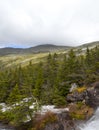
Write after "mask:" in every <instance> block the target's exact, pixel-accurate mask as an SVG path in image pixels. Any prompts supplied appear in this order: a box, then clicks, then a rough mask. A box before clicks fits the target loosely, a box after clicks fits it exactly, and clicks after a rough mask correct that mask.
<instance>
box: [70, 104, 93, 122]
mask: <svg viewBox="0 0 99 130" xmlns="http://www.w3.org/2000/svg"><path fill="white" fill-rule="evenodd" d="M93 112H94V110H93V109H92V108H90V107H89V106H87V105H85V104H84V103H83V102H78V103H76V104H73V105H72V106H70V115H71V117H72V118H74V119H78V120H84V119H88V118H90V117H91V116H92V114H93Z"/></svg>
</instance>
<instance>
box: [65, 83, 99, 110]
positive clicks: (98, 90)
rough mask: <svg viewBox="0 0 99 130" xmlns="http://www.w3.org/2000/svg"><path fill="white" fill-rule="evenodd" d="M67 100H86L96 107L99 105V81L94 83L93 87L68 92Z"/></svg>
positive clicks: (69, 101)
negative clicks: (81, 90)
mask: <svg viewBox="0 0 99 130" xmlns="http://www.w3.org/2000/svg"><path fill="white" fill-rule="evenodd" d="M66 100H67V102H68V103H71V102H72V103H73V102H74V103H76V102H79V101H81V102H85V103H86V104H87V105H89V106H90V107H92V108H95V109H96V108H97V107H98V106H99V82H96V83H94V84H93V87H90V88H87V89H86V90H84V91H83V92H81V93H79V92H77V91H75V92H73V93H71V94H68V95H67V98H66Z"/></svg>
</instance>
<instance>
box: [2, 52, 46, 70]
mask: <svg viewBox="0 0 99 130" xmlns="http://www.w3.org/2000/svg"><path fill="white" fill-rule="evenodd" d="M47 55H48V53H38V54H26V55H25V54H24V55H18V54H16V55H14V54H13V55H6V56H1V57H0V62H1V67H6V68H9V67H16V66H18V65H21V66H22V67H23V66H26V65H28V64H29V62H30V61H31V62H32V63H33V64H36V63H38V62H40V61H44V59H45V58H46V56H47Z"/></svg>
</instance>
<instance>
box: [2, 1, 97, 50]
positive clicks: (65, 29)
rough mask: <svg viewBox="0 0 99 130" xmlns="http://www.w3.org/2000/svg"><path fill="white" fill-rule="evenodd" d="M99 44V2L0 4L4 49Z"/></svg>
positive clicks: (10, 2) (19, 2)
mask: <svg viewBox="0 0 99 130" xmlns="http://www.w3.org/2000/svg"><path fill="white" fill-rule="evenodd" d="M98 40H99V0H0V47H5V46H10V47H29V46H35V45H38V44H50V43H51V44H57V45H79V44H83V43H87V42H92V41H98Z"/></svg>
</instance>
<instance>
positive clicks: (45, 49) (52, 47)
mask: <svg viewBox="0 0 99 130" xmlns="http://www.w3.org/2000/svg"><path fill="white" fill-rule="evenodd" d="M69 48H71V47H69V46H56V45H51V44H45V45H39V46H35V47H30V48H25V49H23V48H11V47H6V48H1V49H0V55H1V56H2V55H9V54H33V53H40V52H54V51H55V52H56V51H61V50H67V49H69Z"/></svg>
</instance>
